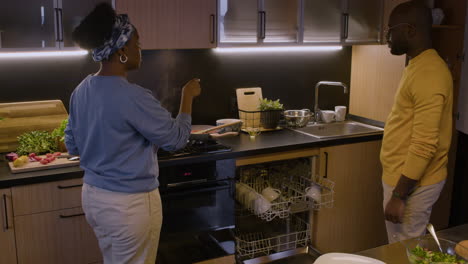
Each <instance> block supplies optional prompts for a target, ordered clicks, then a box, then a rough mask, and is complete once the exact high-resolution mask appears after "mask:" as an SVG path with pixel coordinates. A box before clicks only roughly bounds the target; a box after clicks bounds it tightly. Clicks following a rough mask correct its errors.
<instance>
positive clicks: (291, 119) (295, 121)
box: [284, 109, 313, 127]
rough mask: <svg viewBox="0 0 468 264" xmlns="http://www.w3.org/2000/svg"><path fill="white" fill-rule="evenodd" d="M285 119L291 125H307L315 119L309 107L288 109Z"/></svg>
mask: <svg viewBox="0 0 468 264" xmlns="http://www.w3.org/2000/svg"><path fill="white" fill-rule="evenodd" d="M284 119H285V120H286V124H287V125H288V126H289V127H305V126H306V125H307V123H309V121H310V120H312V119H313V115H312V113H311V112H310V110H309V109H302V110H286V111H284Z"/></svg>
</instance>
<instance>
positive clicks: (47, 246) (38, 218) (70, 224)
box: [15, 207, 102, 264]
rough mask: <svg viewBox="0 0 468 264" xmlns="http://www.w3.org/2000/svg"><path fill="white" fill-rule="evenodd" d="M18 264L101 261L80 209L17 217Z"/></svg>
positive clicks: (91, 233) (71, 263)
mask: <svg viewBox="0 0 468 264" xmlns="http://www.w3.org/2000/svg"><path fill="white" fill-rule="evenodd" d="M15 227H16V243H17V249H18V263H19V264H33V263H48V264H55V263H56V264H63V263H67V264H74V263H76V264H83V263H94V262H98V261H100V260H101V259H102V257H101V253H100V250H99V247H98V243H97V239H96V237H95V236H94V232H93V230H92V229H91V227H90V226H89V225H88V223H87V222H86V219H85V217H84V214H83V211H82V209H81V207H77V208H72V209H65V210H59V211H52V212H45V213H39V214H31V215H23V216H18V217H15Z"/></svg>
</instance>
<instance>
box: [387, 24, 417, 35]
mask: <svg viewBox="0 0 468 264" xmlns="http://www.w3.org/2000/svg"><path fill="white" fill-rule="evenodd" d="M400 26H410V27H412V28H414V26H413V25H411V24H410V23H399V24H396V25H394V26H391V27H388V28H386V29H385V30H384V33H385V35H386V36H388V34H390V32H391V31H392V30H393V29H395V28H397V27H400Z"/></svg>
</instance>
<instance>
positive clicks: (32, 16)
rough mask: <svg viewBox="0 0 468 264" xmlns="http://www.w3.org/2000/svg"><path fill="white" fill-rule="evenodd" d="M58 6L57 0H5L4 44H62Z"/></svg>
mask: <svg viewBox="0 0 468 264" xmlns="http://www.w3.org/2000/svg"><path fill="white" fill-rule="evenodd" d="M56 8H57V6H56V1H55V0H48V1H47V0H44V1H31V0H17V1H2V6H1V8H0V34H1V37H0V40H1V42H0V48H55V47H57V48H58V47H59V46H58V40H59V36H58V35H57V29H56V19H57V16H58V14H57V9H56Z"/></svg>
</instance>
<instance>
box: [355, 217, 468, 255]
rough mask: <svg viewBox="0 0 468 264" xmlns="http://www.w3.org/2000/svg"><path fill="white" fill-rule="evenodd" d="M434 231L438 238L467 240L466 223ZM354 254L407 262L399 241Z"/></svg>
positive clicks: (457, 240)
mask: <svg viewBox="0 0 468 264" xmlns="http://www.w3.org/2000/svg"><path fill="white" fill-rule="evenodd" d="M436 233H437V236H438V237H440V238H445V239H447V240H451V241H454V242H457V243H458V242H460V241H462V240H468V224H465V225H460V226H457V227H453V228H448V229H445V230H441V231H438V232H436ZM356 254H358V255H362V256H366V257H371V258H375V259H378V260H381V261H383V262H385V263H387V264H409V261H408V257H407V255H406V249H405V246H404V245H403V244H401V243H399V242H397V243H393V244H388V245H385V246H380V247H376V248H372V249H368V250H364V251H361V252H358V253H356Z"/></svg>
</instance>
